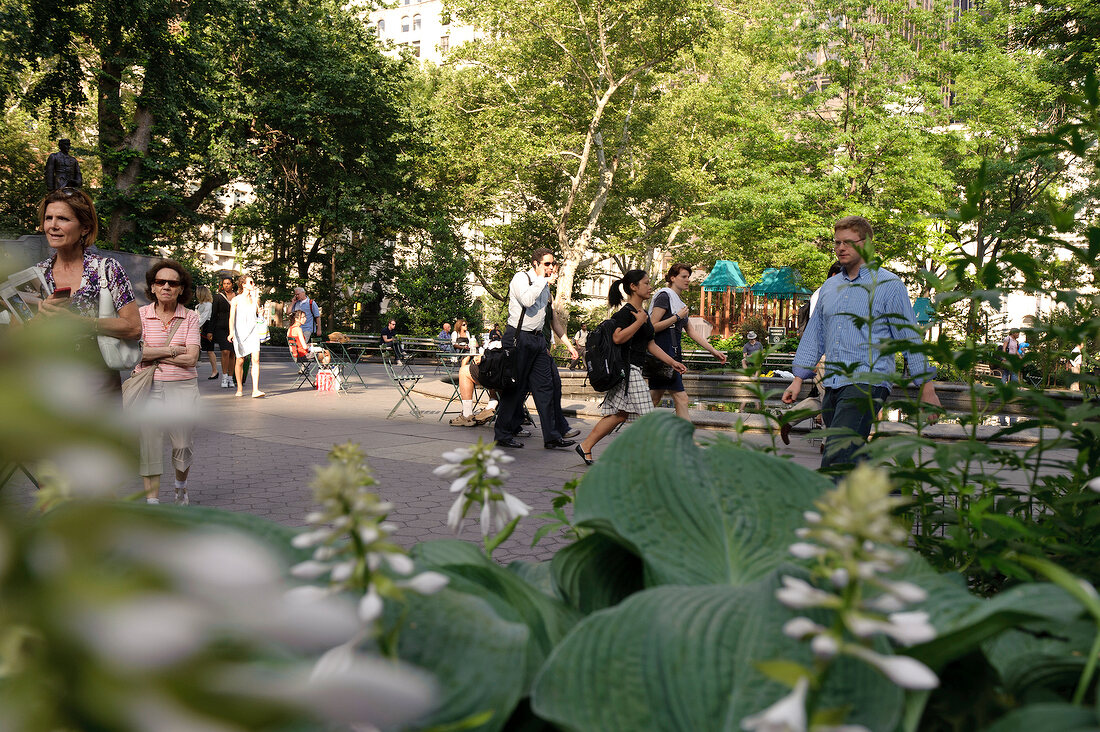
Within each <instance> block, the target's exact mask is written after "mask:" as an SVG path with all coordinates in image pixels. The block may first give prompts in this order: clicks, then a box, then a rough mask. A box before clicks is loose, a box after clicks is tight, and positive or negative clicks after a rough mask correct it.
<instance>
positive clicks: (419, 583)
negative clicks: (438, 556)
mask: <svg viewBox="0 0 1100 732" xmlns="http://www.w3.org/2000/svg"><path fill="white" fill-rule="evenodd" d="M448 582H450V580H449V579H447V576H446V575H444V574H440V573H439V572H421V573H420V574H418V575H416V576H415V577H410V578H409V579H407V580H401V581H400V582H398V583H397V586H398V587H404V588H406V589H409V590H412V591H413V592H416V593H419V594H421V595H434V594H435V593H437V592H439V591H440V590H442V589H443V588H444V587H446V586H447V583H448Z"/></svg>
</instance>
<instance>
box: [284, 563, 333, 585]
mask: <svg viewBox="0 0 1100 732" xmlns="http://www.w3.org/2000/svg"><path fill="white" fill-rule="evenodd" d="M330 569H332V567H331V565H328V564H325V563H324V562H317V561H314V560H312V559H307V560H306V561H304V562H299V563H298V564H295V565H294V566H293V567H291V568H290V573H291V574H292V575H294V576H295V577H297V578H298V579H307V580H311V579H317V578H318V577H320V576H321V575H323V574H325V573H326V572H328V571H329V570H330Z"/></svg>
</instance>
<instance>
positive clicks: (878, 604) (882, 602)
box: [863, 594, 906, 613]
mask: <svg viewBox="0 0 1100 732" xmlns="http://www.w3.org/2000/svg"><path fill="white" fill-rule="evenodd" d="M863 607H865V608H866V609H868V610H873V611H875V612H880V613H896V612H899V611H901V610H904V609H905V607H906V604H905V603H904V602H902V601H901V600H899V599H898V598H897V597H895V596H894V595H887V594H883V595H879V596H878V597H876V598H874V599H873V600H868V601H867V602H865V603H863Z"/></svg>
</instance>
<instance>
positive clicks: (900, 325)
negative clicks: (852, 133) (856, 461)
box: [783, 216, 940, 468]
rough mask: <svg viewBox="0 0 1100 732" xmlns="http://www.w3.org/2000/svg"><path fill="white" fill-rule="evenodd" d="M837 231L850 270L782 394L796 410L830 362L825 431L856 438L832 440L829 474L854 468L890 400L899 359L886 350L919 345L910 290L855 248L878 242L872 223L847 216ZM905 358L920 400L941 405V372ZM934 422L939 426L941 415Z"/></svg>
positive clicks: (836, 245) (807, 336) (834, 283)
mask: <svg viewBox="0 0 1100 732" xmlns="http://www.w3.org/2000/svg"><path fill="white" fill-rule="evenodd" d="M833 229H834V232H833V250H834V251H835V252H836V258H837V261H838V262H840V265H841V266H842V267H843V268H844V269H843V271H842V272H841V273H840V275H839V276H836V277H830V278H829V279H827V280H826V281H825V284H824V285H822V286H821V290H820V295H819V296H818V301H817V307H816V308H814V312H813V315H811V316H810V321H809V323H807V325H806V331H805V333H803V335H802V340H801V341H800V342H799V344H798V352H797V353H795V356H794V364H793V368H792V370H793V372H794V375H795V378H794V381H792V382H791V385H790V386H788V387H787V390H786V391H785V392H783V401H784V402H785V403H787V404H793V403H794V401H795V400H796V399H797V398H798V394H799V391H801V389H802V381H803V379H812V378H813V375H814V366H815V365H816V364H817V362H818V360H820V358H821V356H822V355H824V356H825V379H824V380H823V381H822V385H823V386H824V387H825V394H824V396H823V398H822V400H821V416H822V418H823V419H824V421H825V426H826V427H836V428H847V429H849V430H850V431H851V432H852V433H853V434H852V436H851V437H849V438H846V437H845V436H844V435H834V436H832V437H830V438H829V440H828V444H827V445H826V447H825V453H824V455H822V458H821V467H823V468H824V467H828V466H830V465H840V464H849V463H851V462H852V460H853V456H854V454H855V452H856V451H857V450H858V449H859V448H860V447H861V446H862V445H863V444H864V443H866V441H867V436H868V435H869V434H870V433H871V424H872V422H873V421H874V416H875V414H877V413H878V411H879V409H880V408H881V407H882V404H883V402H885V401H886V397H887V396H889V394H890V382H889V380H888V379H887V378H886V375H888V374H892V373H894V370H895V369H894V354H893V353H886V354H883V353H881V352H880V349H881V348H882V344H883V343H884V342H886V341H890V340H908V341H911V342H913V343H914V344H917V343H920V342H921V332H920V330H919V328H918V326H917V319H916V316H915V315H914V313H913V305H912V303H911V302H910V301H909V293H908V291H907V290H906V289H905V284H904V283H902V281H901V280H900V279H899V278H898V276H897V275H895V274H894V273H893V272H888V271H886V270H885V269H871V268H870V267H868V266H867V263H866V262H864V261H863V256H862V254H860V251H859V249H858V248H857V247H860V246H862V245H863V244H864V243H865V242H869V241H871V239H872V237H873V236H874V232H873V230H872V229H871V223H870V222H869V221H867V219H865V218H863V217H862V216H845V217H844V218H842V219H840V220H839V221H837V222H836V224H835V225H834V227H833ZM868 334H869V337H868ZM905 355H906V357H907V358H908V363H909V373H910V374H912V376H913V382H914V383H915V384H917V385H919V386H920V387H921V391H920V398H921V401H923V402H925V403H927V404H930V405H933V406H936V407H938V406H940V400H939V397H938V396H937V395H936V389H935V386H934V383H933V381H932V380H933V379H934V378H935V376H936V370H935V367H934V366H932V365H931V364H929V363H928V360H927V359H926V358H925V357H924V354H922V353H908V352H907V353H906V354H905ZM929 420H930V421H934V420H935V415H931V416H930V417H929Z"/></svg>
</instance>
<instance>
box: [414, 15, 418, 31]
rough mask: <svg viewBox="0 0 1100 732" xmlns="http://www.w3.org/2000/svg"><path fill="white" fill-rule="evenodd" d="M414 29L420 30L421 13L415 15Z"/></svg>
mask: <svg viewBox="0 0 1100 732" xmlns="http://www.w3.org/2000/svg"><path fill="white" fill-rule="evenodd" d="M413 30H414V31H418V30H420V13H417V14H416V15H414V16H413Z"/></svg>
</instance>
